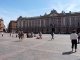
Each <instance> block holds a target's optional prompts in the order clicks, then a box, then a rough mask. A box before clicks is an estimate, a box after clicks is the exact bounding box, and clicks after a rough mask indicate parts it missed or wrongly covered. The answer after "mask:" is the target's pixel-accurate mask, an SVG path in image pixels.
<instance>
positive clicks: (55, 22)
mask: <svg viewBox="0 0 80 60" xmlns="http://www.w3.org/2000/svg"><path fill="white" fill-rule="evenodd" d="M74 29H75V30H76V31H77V32H79V31H80V12H71V11H70V12H69V13H65V12H64V11H62V12H61V13H58V12H57V11H56V10H52V11H51V12H50V14H46V13H45V14H44V16H35V17H22V16H20V17H19V18H18V19H17V31H24V32H34V33H38V32H40V31H41V32H42V33H51V31H52V30H53V31H54V32H55V33H71V32H72V30H74Z"/></svg>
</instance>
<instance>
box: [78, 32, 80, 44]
mask: <svg viewBox="0 0 80 60" xmlns="http://www.w3.org/2000/svg"><path fill="white" fill-rule="evenodd" d="M79 41H80V32H79V33H78V44H79Z"/></svg>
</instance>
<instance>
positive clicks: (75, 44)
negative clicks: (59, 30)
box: [70, 30, 78, 52]
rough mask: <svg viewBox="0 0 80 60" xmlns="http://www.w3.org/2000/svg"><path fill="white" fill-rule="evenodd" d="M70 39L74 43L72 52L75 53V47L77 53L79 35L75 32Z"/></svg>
mask: <svg viewBox="0 0 80 60" xmlns="http://www.w3.org/2000/svg"><path fill="white" fill-rule="evenodd" d="M70 39H71V43H72V52H73V48H74V47H75V52H77V39H78V35H77V34H76V31H75V30H73V31H72V33H71V35H70Z"/></svg>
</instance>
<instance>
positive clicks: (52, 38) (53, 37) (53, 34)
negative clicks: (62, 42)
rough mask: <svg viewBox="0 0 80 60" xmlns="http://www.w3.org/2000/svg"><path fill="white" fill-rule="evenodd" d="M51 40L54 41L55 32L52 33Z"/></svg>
mask: <svg viewBox="0 0 80 60" xmlns="http://www.w3.org/2000/svg"><path fill="white" fill-rule="evenodd" d="M51 36H52V37H51V40H52V39H54V32H51Z"/></svg>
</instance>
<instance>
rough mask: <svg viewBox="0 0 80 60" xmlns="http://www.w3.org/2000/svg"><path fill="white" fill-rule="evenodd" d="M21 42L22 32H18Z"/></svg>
mask: <svg viewBox="0 0 80 60" xmlns="http://www.w3.org/2000/svg"><path fill="white" fill-rule="evenodd" d="M18 37H19V41H21V32H20V31H19V32H18Z"/></svg>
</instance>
